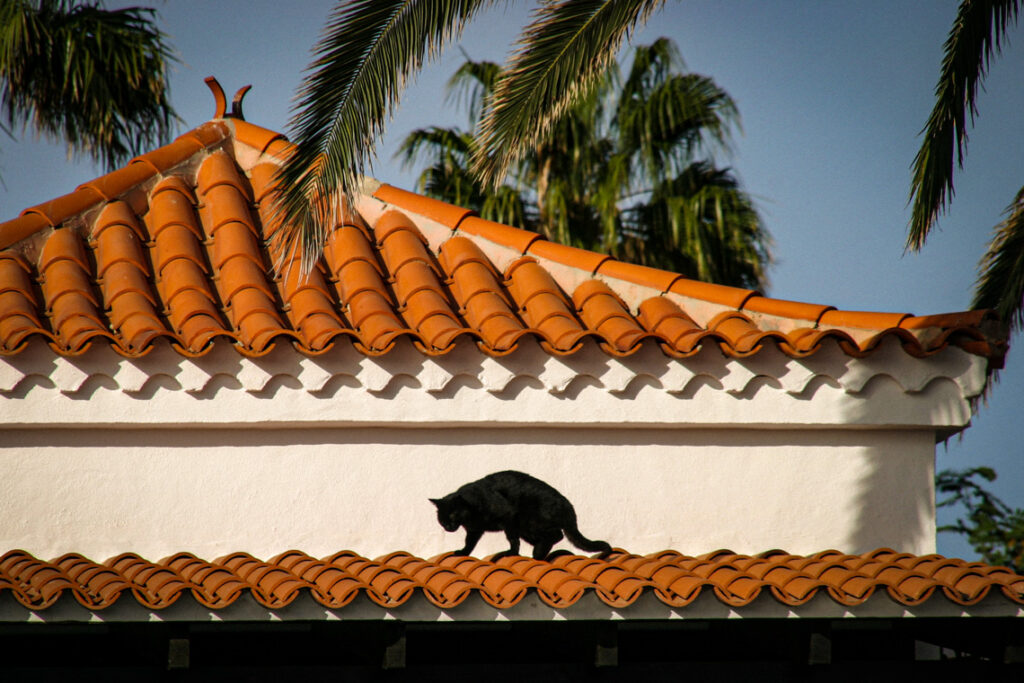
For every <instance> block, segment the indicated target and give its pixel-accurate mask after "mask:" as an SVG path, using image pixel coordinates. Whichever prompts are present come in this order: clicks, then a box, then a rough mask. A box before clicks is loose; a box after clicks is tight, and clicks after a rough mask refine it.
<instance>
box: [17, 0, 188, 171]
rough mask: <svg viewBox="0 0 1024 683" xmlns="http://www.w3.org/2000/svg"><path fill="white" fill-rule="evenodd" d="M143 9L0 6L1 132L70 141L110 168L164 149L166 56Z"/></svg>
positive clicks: (52, 3)
mask: <svg viewBox="0 0 1024 683" xmlns="http://www.w3.org/2000/svg"><path fill="white" fill-rule="evenodd" d="M154 17H155V12H154V11H153V10H150V9H145V8H139V7H129V8H125V9H117V10H105V9H102V8H101V7H100V6H99V3H75V2H70V1H69V0H37V1H36V2H29V1H28V0H7V1H6V2H3V3H0V117H2V123H0V127H4V128H9V129H19V128H20V129H24V128H26V127H30V128H31V129H32V130H34V131H35V132H36V133H39V134H41V135H43V136H45V137H47V138H50V139H55V140H64V141H66V142H67V144H68V151H69V154H76V153H87V154H89V155H90V156H91V157H92V158H93V159H95V160H96V161H101V162H102V163H103V164H104V165H105V166H107V167H108V168H116V167H117V166H119V165H121V164H123V163H124V162H125V161H127V160H128V159H129V158H131V157H132V156H135V155H136V154H139V153H141V152H143V151H145V150H146V149H147V148H150V147H152V146H154V145H159V144H164V143H165V142H166V141H167V140H168V139H169V137H170V134H171V131H172V128H173V125H174V124H175V123H176V122H177V121H178V117H177V115H176V114H175V112H174V109H173V108H172V107H171V105H170V101H169V99H168V83H167V68H168V64H169V63H170V62H172V61H174V56H173V53H172V52H171V50H170V48H169V47H168V45H167V44H166V42H165V41H164V38H165V36H164V34H163V33H162V32H160V31H159V30H158V29H157V28H156V25H155V22H154Z"/></svg>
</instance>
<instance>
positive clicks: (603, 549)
mask: <svg viewBox="0 0 1024 683" xmlns="http://www.w3.org/2000/svg"><path fill="white" fill-rule="evenodd" d="M562 531H563V532H564V533H565V537H566V538H568V539H569V542H570V543H572V544H573V545H574V546H576V547H577V548H579V549H580V550H582V551H583V552H586V553H601V557H602V558H603V557H606V556H607V555H610V554H611V552H612V547H611V546H610V545H608V544H607V543H606V542H604V541H591V540H590V539H589V538H587V537H586V536H584V535H583V534H581V533H580V530H579V529H578V528H576V524H575V520H574V523H573V524H572V525H570V526H567V527H566V528H564V529H562Z"/></svg>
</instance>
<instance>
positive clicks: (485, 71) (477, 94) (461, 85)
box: [445, 53, 501, 127]
mask: <svg viewBox="0 0 1024 683" xmlns="http://www.w3.org/2000/svg"><path fill="white" fill-rule="evenodd" d="M463 54H465V53H463ZM500 73H501V65H500V64H496V63H495V62H488V61H486V60H483V61H479V62H476V61H473V60H472V59H470V58H469V57H468V56H466V61H465V62H463V63H462V65H461V66H459V68H458V69H456V70H455V73H453V74H452V76H451V78H449V79H448V83H447V84H446V86H445V91H446V92H445V102H452V101H454V102H455V103H456V104H457V103H459V102H464V103H465V104H466V111H467V112H468V114H469V125H470V126H471V127H473V126H475V125H476V122H477V121H479V120H480V117H481V116H482V115H483V111H484V102H486V100H487V98H488V97H489V96H490V95H491V93H493V92H494V85H495V83H497V81H498V76H499V74H500Z"/></svg>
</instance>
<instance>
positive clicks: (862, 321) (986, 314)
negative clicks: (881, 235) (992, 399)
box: [371, 183, 1006, 367]
mask: <svg viewBox="0 0 1024 683" xmlns="http://www.w3.org/2000/svg"><path fill="white" fill-rule="evenodd" d="M371 194H372V196H373V197H374V198H376V199H377V200H379V201H381V202H384V203H386V204H388V205H390V206H392V207H394V208H398V209H400V210H402V211H405V212H408V213H413V214H417V215H419V216H422V217H424V218H427V219H429V220H431V221H434V222H436V223H440V224H442V225H444V226H446V227H448V228H449V229H450V230H451V231H452V234H453V235H455V234H464V235H468V236H471V237H472V239H474V241H479V240H486V241H487V242H490V243H493V244H496V245H498V246H499V247H502V248H504V249H508V250H510V251H511V252H512V253H514V254H518V255H519V256H528V257H533V258H536V259H538V260H540V261H542V262H543V263H544V264H545V265H550V264H552V263H554V264H557V266H560V267H562V268H567V269H570V270H571V271H574V273H575V276H576V277H575V280H576V281H577V282H582V281H583V280H585V279H592V278H597V279H599V280H602V281H604V282H606V283H608V284H611V285H612V286H613V289H615V290H616V291H617V292H618V291H619V290H622V289H625V290H627V291H634V290H638V294H639V296H638V297H636V301H633V302H632V305H631V308H634V309H635V308H636V306H638V305H639V301H641V300H643V299H646V298H649V297H651V296H659V295H665V296H669V297H670V298H672V297H673V296H674V297H677V298H682V299H684V300H688V301H690V302H696V303H697V304H698V306H697V309H696V310H699V309H700V304H705V305H710V308H709V309H708V311H707V312H706V315H705V318H704V319H703V320H697V322H698V323H700V324H705V323H707V322H708V321H709V320H711V319H713V318H715V317H717V316H718V315H721V314H722V313H723V312H726V311H730V310H731V311H734V312H740V313H743V314H745V316H747V319H749V320H751V321H753V322H755V323H757V325H756V326H757V327H760V328H764V329H767V330H768V331H769V332H768V334H769V335H771V334H772V333H773V332H772V331H773V330H778V331H781V332H792V331H794V330H801V329H806V330H807V331H808V332H814V331H815V330H818V329H819V328H820V327H825V328H827V329H828V333H829V334H831V335H832V336H836V337H837V338H838V337H840V336H844V339H845V340H846V341H848V342H850V343H849V344H848V346H850V347H851V349H856V348H857V347H858V346H859V347H860V348H859V349H858V352H857V353H856V354H854V355H862V354H863V353H865V352H867V351H870V349H872V348H874V347H875V346H877V344H878V343H880V342H881V340H882V339H884V338H885V337H888V336H898V337H900V338H902V339H903V340H904V341H906V342H908V343H909V345H910V347H911V348H914V347H919V346H921V342H923V341H928V342H931V343H932V345H934V344H936V343H942V342H944V341H945V340H947V339H949V338H951V337H955V336H959V337H970V339H964V340H959V345H960V346H961V347H962V348H964V349H965V350H968V351H969V352H970V353H973V354H975V355H980V356H984V357H986V358H989V359H991V361H992V363H993V366H994V367H1001V364H1002V361H1003V358H1004V356H1005V354H1006V343H1005V340H1006V334H1005V331H1004V330H1003V329H1002V327H1001V326H1000V324H999V320H998V316H996V314H995V313H994V312H993V311H990V310H975V311H963V312H958V313H949V314H940V315H926V316H915V315H913V314H911V313H887V312H876V311H848V310H840V309H837V308H836V307H835V306H830V305H827V304H816V303H806V302H798V301H787V300H784V299H775V298H772V297H767V296H764V295H763V294H762V293H760V292H758V291H756V290H752V289H744V288H740V287H732V286H728V285H719V284H714V283H708V282H702V281H699V280H691V279H689V278H686V277H684V276H682V275H680V274H678V273H672V272H669V271H664V270H660V269H657V268H651V267H647V266H640V265H636V264H631V263H626V262H623V261H619V260H617V259H615V258H614V257H612V256H609V255H607V254H600V253H597V252H592V251H588V250H585V249H578V248H576V247H569V246H565V245H562V244H558V243H555V242H550V241H548V240H547V239H546V238H545V237H544V236H543V235H540V234H538V233H535V232H531V231H528V230H523V229H521V228H516V227H513V226H509V225H504V224H501V223H495V222H493V221H487V220H484V219H482V218H479V217H477V216H476V214H475V213H473V212H472V211H470V210H468V209H464V208H461V207H458V206H455V205H452V204H449V203H447V202H444V201H441V200H438V199H433V198H431V197H425V196H423V195H420V194H417V193H414V192H410V191H408V190H403V189H400V188H397V187H394V186H392V185H388V184H386V183H385V184H380V185H379V186H376V188H375V189H373V190H372V192H371ZM623 283H624V284H625V287H623ZM566 289H567V290H569V291H568V293H569V294H570V295H571V294H572V288H566ZM819 336H820V335H806V338H807V340H811V339H812V338H813V339H817V337H819ZM760 341H761V338H759V339H758V340H756V342H755V341H753V340H752V346H754V345H755V344H756V343H760ZM809 346H810V344H809Z"/></svg>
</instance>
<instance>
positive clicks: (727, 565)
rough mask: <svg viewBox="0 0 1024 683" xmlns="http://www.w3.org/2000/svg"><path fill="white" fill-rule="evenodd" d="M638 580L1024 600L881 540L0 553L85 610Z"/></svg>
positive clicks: (671, 592)
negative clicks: (861, 549)
mask: <svg viewBox="0 0 1024 683" xmlns="http://www.w3.org/2000/svg"><path fill="white" fill-rule="evenodd" d="M648 592H649V593H651V594H653V596H654V597H655V598H656V599H657V600H658V601H660V602H661V603H663V604H664V605H666V606H668V607H671V608H685V607H687V606H688V605H690V604H691V603H693V602H694V601H695V600H696V599H697V598H698V597H699V596H700V595H701V594H702V593H704V592H710V593H711V594H712V595H714V597H715V598H717V600H718V601H719V602H721V603H723V604H724V605H726V606H729V607H732V608H741V607H745V606H748V605H750V604H751V603H752V602H753V601H754V600H755V599H757V598H758V597H759V596H761V595H762V594H765V593H767V594H769V595H770V596H771V597H772V598H774V599H775V600H776V601H778V602H779V603H782V604H783V605H787V606H792V607H796V606H800V605H803V604H805V603H807V602H808V601H810V600H811V599H812V598H814V597H816V596H818V595H819V594H823V595H827V596H828V597H830V598H831V599H832V600H833V601H835V602H836V603H839V604H840V605H843V606H847V607H855V606H858V605H861V604H863V603H864V602H866V601H867V600H868V599H869V598H870V597H871V596H872V595H873V594H875V593H876V592H884V593H885V594H886V595H888V597H889V598H890V599H891V600H893V601H894V602H896V603H899V604H901V605H904V606H907V607H911V606H918V605H922V604H924V603H926V602H928V601H930V600H940V599H945V600H948V601H950V602H952V603H955V604H957V605H962V606H970V605H974V604H977V603H978V602H980V601H981V600H983V599H984V598H986V597H987V596H989V595H994V596H997V597H999V596H1001V597H1002V598H1005V600H1007V601H1008V602H1009V603H1010V604H1016V605H1024V576H1020V575H1017V574H1014V573H1013V572H1012V571H1010V570H1009V569H1007V568H1005V567H993V566H988V565H985V564H981V563H977V562H966V561H964V560H960V559H952V558H945V557H942V556H940V555H924V556H917V555H908V554H903V553H898V552H895V551H893V550H889V549H886V548H882V549H878V550H875V551H872V552H869V553H864V554H862V555H846V554H843V553H841V552H838V551H835V550H827V551H824V552H821V553H817V554H815V555H809V556H801V555H790V554H788V553H786V552H783V551H780V550H773V551H769V552H765V553H762V554H760V555H755V556H750V555H739V554H736V553H733V552H731V551H728V550H720V551H716V552H713V553H708V554H706V555H700V556H697V557H688V556H686V555H682V554H681V553H679V552H676V551H673V550H666V551H663V552H658V553H651V554H649V555H632V554H629V553H627V552H624V551H621V550H617V551H615V552H614V553H612V555H611V556H610V557H608V558H607V559H603V560H602V559H595V558H589V557H582V556H577V555H562V556H559V557H556V558H554V559H553V560H552V561H550V562H544V561H538V560H533V559H529V558H525V557H506V558H503V559H501V560H499V561H497V562H492V561H489V560H487V559H477V558H473V557H455V556H453V555H451V554H445V555H439V556H437V557H434V558H431V559H421V558H418V557H414V556H412V555H410V554H408V553H404V552H395V553H392V554H390V555H386V556H384V557H380V558H377V559H374V560H371V559H368V558H366V557H361V556H360V555H358V554H356V553H353V552H350V551H342V552H339V553H336V554H334V555H330V556H328V557H325V558H323V559H317V558H315V557H311V556H309V555H306V554H305V553H302V552H299V551H296V550H293V551H288V552H285V553H282V554H280V555H278V556H276V557H274V558H272V559H270V560H269V561H262V560H259V559H257V558H255V557H252V556H251V555H248V554H246V553H241V552H239V553H233V554H230V555H226V556H224V557H222V558H219V559H216V560H213V561H212V562H210V561H207V560H203V559H200V558H198V557H195V556H194V555H191V554H188V553H178V554H176V555H171V556H170V557H168V558H166V559H164V560H161V561H159V562H150V561H148V560H145V559H143V558H141V557H139V556H138V555H134V554H131V553H125V554H122V555H117V556H116V557H112V558H110V559H109V560H107V561H106V562H104V563H102V564H98V563H96V562H93V561H92V560H89V559H87V558H85V557H83V556H81V555H77V554H67V555H62V556H60V557H58V558H56V559H54V560H52V561H50V562H46V561H43V560H39V559H37V558H35V557H33V556H32V555H30V554H29V553H27V552H24V551H21V550H13V551H10V552H8V553H6V554H5V555H3V556H2V557H0V596H3V594H5V593H9V594H10V595H12V596H13V597H14V599H15V600H17V602H18V603H20V604H21V605H23V606H24V607H25V608H28V609H30V610H33V611H39V610H45V609H47V608H50V607H52V606H53V605H54V604H55V603H57V601H58V600H59V599H60V598H61V596H62V595H64V594H65V593H67V594H68V595H69V596H73V597H74V599H75V600H76V601H77V602H78V603H79V604H80V605H81V606H82V607H85V608H87V609H89V610H103V609H106V608H108V607H110V606H112V605H114V604H115V603H117V602H118V601H120V600H129V601H131V600H134V601H136V602H137V603H138V604H139V605H141V606H142V607H144V608H147V609H153V610H160V609H164V608H166V607H169V606H171V605H173V604H174V603H175V602H176V601H177V600H178V599H179V598H180V597H181V596H182V595H184V594H186V593H190V594H191V596H192V597H193V598H194V599H195V600H196V601H197V602H198V603H200V604H201V605H203V606H205V607H207V608H209V609H213V610H218V609H223V608H226V607H228V606H230V605H232V604H233V603H235V601H237V600H239V599H240V598H242V597H243V596H246V595H249V596H251V597H252V599H253V600H255V601H256V602H257V603H259V604H260V605H261V606H263V607H265V608H267V609H280V608H283V607H286V606H288V605H289V604H291V603H292V602H293V601H294V600H295V599H296V598H297V597H299V596H300V595H303V594H308V595H309V596H310V597H312V598H313V599H314V600H315V601H316V602H318V603H320V604H321V605H323V606H324V607H326V608H328V609H332V610H344V609H345V608H346V606H348V605H350V603H352V602H353V600H355V599H356V598H357V597H359V596H365V597H366V598H368V599H369V600H370V601H372V602H373V603H375V604H376V605H378V606H379V607H383V608H397V607H400V606H402V605H403V604H405V603H407V602H408V601H409V600H410V599H412V598H414V597H417V596H419V597H422V598H425V599H426V600H427V601H429V602H430V603H431V604H432V605H434V606H436V607H438V608H442V609H446V608H453V607H456V606H458V605H460V604H461V603H463V602H464V601H466V600H469V599H472V598H478V599H480V600H483V601H484V602H485V603H486V604H487V605H489V606H491V607H494V608H497V609H505V608H510V607H513V606H515V605H516V604H518V603H519V602H520V601H522V600H523V599H524V598H525V597H527V596H528V595H531V594H535V595H536V596H537V597H539V598H540V600H542V601H543V602H544V603H545V604H546V605H548V606H549V607H552V608H555V609H561V608H568V607H571V606H573V605H574V604H576V603H577V602H578V601H579V600H580V599H581V598H582V597H583V596H584V595H586V594H587V593H593V594H594V595H596V596H597V598H598V599H599V600H600V601H601V602H603V603H604V604H606V605H607V606H609V607H612V608H624V607H628V606H630V605H633V604H634V603H636V602H637V600H638V599H640V597H641V596H642V595H643V594H644V593H648Z"/></svg>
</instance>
